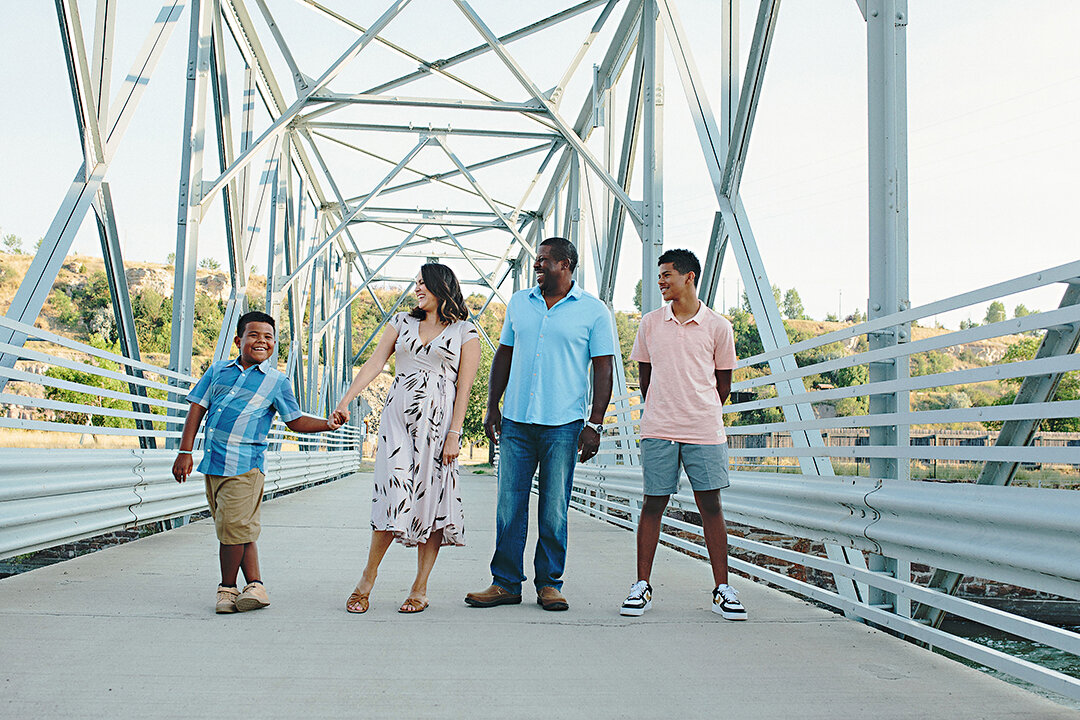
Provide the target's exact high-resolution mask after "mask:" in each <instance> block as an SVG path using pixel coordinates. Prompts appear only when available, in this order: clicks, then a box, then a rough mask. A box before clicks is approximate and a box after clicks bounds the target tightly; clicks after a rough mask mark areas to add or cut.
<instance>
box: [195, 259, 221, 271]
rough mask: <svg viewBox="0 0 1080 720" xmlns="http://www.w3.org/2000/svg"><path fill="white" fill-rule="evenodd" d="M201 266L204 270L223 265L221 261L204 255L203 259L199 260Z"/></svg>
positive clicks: (214, 268)
mask: <svg viewBox="0 0 1080 720" xmlns="http://www.w3.org/2000/svg"><path fill="white" fill-rule="evenodd" d="M199 267H201V268H202V269H203V270H217V269H218V268H220V267H221V263H219V262H218V261H217V260H215V259H214V258H212V257H204V258H203V259H202V260H200V261H199Z"/></svg>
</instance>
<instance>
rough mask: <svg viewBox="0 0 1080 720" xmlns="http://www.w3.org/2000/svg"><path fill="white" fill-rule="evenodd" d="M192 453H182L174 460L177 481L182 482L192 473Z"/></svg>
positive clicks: (173, 471)
mask: <svg viewBox="0 0 1080 720" xmlns="http://www.w3.org/2000/svg"><path fill="white" fill-rule="evenodd" d="M191 465H192V463H191V455H190V454H188V453H180V454H179V455H177V456H176V459H175V460H173V464H172V475H173V477H174V478H176V482H178V483H182V482H184V481H185V480H187V479H188V475H190V474H191Z"/></svg>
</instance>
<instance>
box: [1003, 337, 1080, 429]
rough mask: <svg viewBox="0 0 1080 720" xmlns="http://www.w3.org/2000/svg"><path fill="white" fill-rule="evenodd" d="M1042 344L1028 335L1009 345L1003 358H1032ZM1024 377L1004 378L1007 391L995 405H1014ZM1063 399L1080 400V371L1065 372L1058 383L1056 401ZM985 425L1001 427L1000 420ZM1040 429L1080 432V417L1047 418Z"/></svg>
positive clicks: (1008, 360)
mask: <svg viewBox="0 0 1080 720" xmlns="http://www.w3.org/2000/svg"><path fill="white" fill-rule="evenodd" d="M1039 345H1040V340H1039V338H1036V337H1026V338H1024V339H1023V340H1021V341H1019V342H1017V343H1013V344H1012V345H1010V346H1009V349H1008V350H1006V351H1005V356H1004V357H1003V358H1002V360H1001V361H1002V362H1018V361H1020V360H1031V359H1033V358H1034V357H1035V353H1036V352H1038V350H1039ZM1023 382H1024V379H1023V378H1008V379H1007V380H1002V381H1001V384H1002V387H1004V388H1007V390H1006V392H1005V393H1004V394H1003V395H1002V396H1001V397H999V398H998V399H997V400H995V401H994V405H1012V404H1013V402H1015V400H1016V394H1017V393H1018V392H1019V390H1020V386H1021V385H1022V384H1023ZM1063 400H1080V371H1073V372H1069V373H1065V374H1064V375H1063V376H1062V378H1061V381H1060V382H1059V383H1058V387H1057V391H1056V392H1055V393H1054V401H1057V402H1060V401H1063ZM983 425H984V426H985V427H986V428H987V429H990V430H999V429H1000V428H1001V423H1000V422H990V421H987V422H984V423H983ZM1039 429H1040V430H1044V431H1047V432H1080V418H1075V417H1069V418H1047V419H1045V420H1043V421H1042V423H1041V424H1040V425H1039Z"/></svg>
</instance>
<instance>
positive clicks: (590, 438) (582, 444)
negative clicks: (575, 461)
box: [577, 427, 600, 462]
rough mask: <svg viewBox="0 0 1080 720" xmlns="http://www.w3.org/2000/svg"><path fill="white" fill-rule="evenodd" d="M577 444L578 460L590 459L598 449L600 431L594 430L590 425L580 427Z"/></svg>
mask: <svg viewBox="0 0 1080 720" xmlns="http://www.w3.org/2000/svg"><path fill="white" fill-rule="evenodd" d="M577 446H578V450H579V451H580V452H581V456H580V458H579V461H580V462H585V461H586V460H591V459H592V458H593V457H594V456H595V455H596V453H597V452H598V451H599V450H600V433H598V432H596V431H595V430H593V429H592V428H591V427H584V428H582V429H581V434H580V435H578V441H577Z"/></svg>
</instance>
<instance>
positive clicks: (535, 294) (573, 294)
mask: <svg viewBox="0 0 1080 720" xmlns="http://www.w3.org/2000/svg"><path fill="white" fill-rule="evenodd" d="M581 293H582V290H581V286H580V285H578V284H577V283H576V282H575V283H572V284H571V285H570V291H569V292H567V293H566V296H565V297H563V298H560V299H559V302H557V303H555V305H558V304H560V303H562V302H565V301H567V300H577V299H579V298H580V297H581ZM529 297H532V298H536V299H538V300H540V301H543V300H544V293H542V292H541V291H540V286H539V285H533V286H532V288H531V289H530V290H529ZM555 305H552V306H551V307H555Z"/></svg>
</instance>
